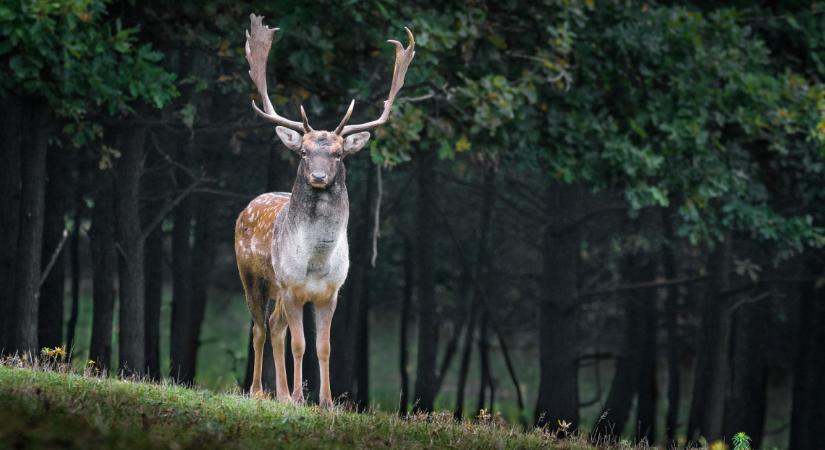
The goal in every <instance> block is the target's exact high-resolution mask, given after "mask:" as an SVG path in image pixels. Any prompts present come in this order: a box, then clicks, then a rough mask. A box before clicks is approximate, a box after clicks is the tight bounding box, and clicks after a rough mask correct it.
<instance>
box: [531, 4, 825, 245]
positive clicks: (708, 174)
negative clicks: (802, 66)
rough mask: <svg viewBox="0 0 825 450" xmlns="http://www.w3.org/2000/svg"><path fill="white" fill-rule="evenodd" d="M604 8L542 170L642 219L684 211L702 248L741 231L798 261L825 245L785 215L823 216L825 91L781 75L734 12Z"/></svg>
mask: <svg viewBox="0 0 825 450" xmlns="http://www.w3.org/2000/svg"><path fill="white" fill-rule="evenodd" d="M601 6H602V7H601V8H597V9H596V10H595V11H594V13H593V14H592V15H590V16H589V20H588V21H587V22H586V24H585V25H584V26H583V27H581V28H579V29H577V30H576V34H577V40H576V42H575V44H574V45H573V50H572V55H573V58H574V61H575V64H576V68H577V69H576V71H575V72H574V80H575V81H574V83H573V85H572V88H571V90H570V92H568V93H566V94H565V95H563V96H560V97H559V98H558V100H557V101H556V102H554V104H553V106H552V107H551V108H550V111H549V112H548V114H547V116H546V122H545V129H546V130H547V134H548V137H547V138H546V140H547V141H549V142H552V143H553V145H552V147H553V148H552V150H551V151H549V152H543V151H542V152H540V153H538V154H536V155H535V157H536V159H537V160H538V161H539V162H540V164H543V165H544V166H546V167H548V168H549V169H550V171H551V172H552V173H555V174H556V177H557V178H560V179H562V180H564V181H572V180H580V181H584V182H586V183H588V184H590V185H591V186H594V187H596V188H608V187H613V188H615V187H619V188H621V189H622V190H623V191H624V195H625V198H626V199H627V202H628V205H629V206H630V207H631V208H632V209H633V210H639V209H641V208H645V207H650V206H668V205H670V204H671V203H673V204H675V205H676V206H678V208H679V211H680V215H681V217H682V225H681V227H680V232H681V233H682V235H684V236H687V237H688V238H690V241H691V242H692V243H694V244H696V243H699V242H703V241H710V242H714V241H719V240H721V239H722V238H723V236H724V234H725V233H726V232H728V231H731V230H733V231H737V232H741V233H742V234H744V235H747V236H749V237H751V238H753V239H756V240H759V241H763V242H773V243H776V244H777V246H778V247H780V248H784V249H790V250H791V251H796V252H799V251H801V250H803V249H804V248H807V247H819V246H822V245H823V243H825V234H823V229H822V227H821V226H819V225H815V224H814V222H813V215H812V212H811V211H810V210H809V209H805V208H804V207H803V208H801V210H802V211H804V212H802V213H792V214H789V213H785V212H784V211H782V210H780V209H779V208H778V203H780V200H784V201H785V203H786V204H787V200H790V201H791V202H795V203H796V204H798V205H800V206H802V205H807V206H814V205H812V203H811V202H810V201H809V199H808V198H806V196H809V195H810V194H809V192H812V190H811V189H808V187H809V186H810V183H811V182H812V180H815V179H821V177H822V175H823V167H825V166H823V157H825V146H823V142H824V141H823V139H822V138H823V136H825V135H823V133H822V132H823V130H824V129H825V125H823V120H825V116H823V113H822V106H823V103H822V101H823V98H825V91H823V88H822V86H820V85H819V84H817V83H816V82H812V81H810V80H806V79H805V78H803V77H802V76H800V75H798V74H795V73H793V72H789V71H787V70H784V69H779V68H777V67H775V66H774V65H773V64H772V61H771V60H770V57H769V56H770V55H769V52H768V50H767V48H766V46H765V44H764V42H763V41H762V40H760V39H759V38H758V36H755V35H754V34H753V33H752V31H751V29H750V27H748V26H746V25H744V24H743V23H742V17H741V16H740V14H739V13H738V11H736V10H724V9H723V10H718V11H713V12H711V13H707V14H705V13H701V12H697V11H693V10H690V9H687V8H682V7H662V6H655V5H650V6H647V5H646V6H645V7H643V8H624V7H622V6H621V4H620V3H618V2H616V3H614V2H608V3H607V4H606V5H601ZM791 168H792V169H791ZM789 169H790V170H789ZM802 186H805V187H804V188H801V187H802ZM813 191H815V190H813Z"/></svg>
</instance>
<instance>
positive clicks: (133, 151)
mask: <svg viewBox="0 0 825 450" xmlns="http://www.w3.org/2000/svg"><path fill="white" fill-rule="evenodd" d="M145 139H146V129H145V128H143V127H142V126H132V127H129V128H124V129H121V130H119V133H118V144H119V145H118V148H119V149H120V151H121V152H122V155H121V157H120V158H119V159H118V161H117V175H118V183H117V186H116V188H117V196H118V198H117V203H116V204H115V214H116V215H117V240H118V249H119V255H120V264H119V266H118V268H119V279H118V281H119V285H120V309H119V326H120V334H119V340H118V344H119V346H118V353H119V358H120V361H119V363H120V367H119V370H120V372H121V373H125V374H138V375H140V374H143V373H144V372H145V370H146V349H145V345H146V332H145V330H146V328H145V326H146V314H145V306H146V305H145V298H144V294H145V286H144V266H143V264H144V244H145V242H144V239H145V237H144V236H143V235H142V230H141V221H140V178H141V176H142V175H143V157H144V143H145Z"/></svg>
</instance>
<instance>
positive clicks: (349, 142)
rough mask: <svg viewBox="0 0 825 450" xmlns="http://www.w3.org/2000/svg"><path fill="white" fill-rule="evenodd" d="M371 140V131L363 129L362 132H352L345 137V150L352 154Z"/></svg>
mask: <svg viewBox="0 0 825 450" xmlns="http://www.w3.org/2000/svg"><path fill="white" fill-rule="evenodd" d="M369 140H370V133H369V131H362V132H360V133H355V134H351V135H349V136H347V137H346V139H344V152H345V153H346V154H348V155H349V154H352V153H355V152H357V151H358V150H361V149H362V148H364V146H365V145H367V141H369Z"/></svg>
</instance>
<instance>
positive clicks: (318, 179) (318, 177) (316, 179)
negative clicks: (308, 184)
mask: <svg viewBox="0 0 825 450" xmlns="http://www.w3.org/2000/svg"><path fill="white" fill-rule="evenodd" d="M310 176H311V177H312V182H313V183H322V182H324V181H326V180H327V174H325V173H324V172H312V174H311V175H310Z"/></svg>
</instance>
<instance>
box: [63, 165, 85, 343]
mask: <svg viewBox="0 0 825 450" xmlns="http://www.w3.org/2000/svg"><path fill="white" fill-rule="evenodd" d="M84 154H85V151H83V150H81V151H79V152H78V157H77V159H76V167H77V178H76V179H75V188H74V200H73V201H74V219H73V220H72V221H73V222H74V226H73V227H72V237H71V244H70V250H71V260H70V261H69V267H70V269H69V270H70V271H71V278H72V279H71V298H72V303H71V306H70V307H69V321H68V323H67V324H66V348H67V349H68V351H69V357H70V358H71V357H74V356H75V355H74V347H75V333H76V332H77V319H78V316H79V314H80V276H81V274H80V270H81V269H80V224H81V223H82V222H83V210H84V208H85V204H84V202H83V187H82V185H81V180H82V178H83V177H82V175H81V174H82V173H83V172H84V167H83V162H84V156H83V155H84Z"/></svg>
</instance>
